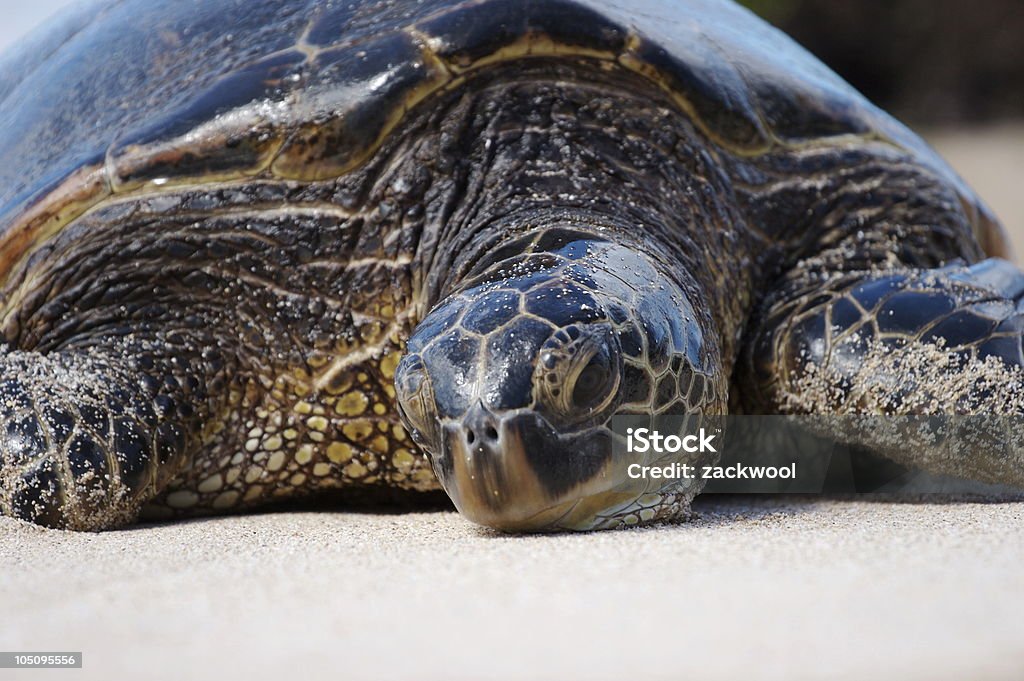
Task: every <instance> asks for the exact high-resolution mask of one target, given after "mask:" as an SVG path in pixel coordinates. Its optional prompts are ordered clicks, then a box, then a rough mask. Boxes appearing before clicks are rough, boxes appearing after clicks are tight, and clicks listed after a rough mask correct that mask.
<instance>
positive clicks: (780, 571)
mask: <svg viewBox="0 0 1024 681" xmlns="http://www.w3.org/2000/svg"><path fill="white" fill-rule="evenodd" d="M933 139H935V140H936V141H937V142H938V144H939V146H940V149H941V150H943V151H944V152H946V153H947V155H948V156H949V157H950V159H951V160H952V162H953V164H954V165H955V166H956V167H958V168H959V169H960V170H961V172H963V174H964V175H965V176H966V177H967V179H968V180H969V181H971V182H972V184H974V185H975V186H976V187H977V188H978V190H979V192H980V193H981V194H982V195H983V196H986V197H987V198H988V199H989V200H990V202H991V203H992V205H993V206H994V207H995V208H996V210H997V212H999V213H1001V214H1002V216H1003V218H1004V220H1006V222H1007V223H1008V224H1009V225H1011V226H1013V227H1015V228H1016V229H1019V230H1024V204H1022V203H1021V197H1022V196H1024V191H1022V187H1024V185H1022V183H1021V178H1022V177H1024V176H1022V173H1024V132H1022V129H1021V128H1012V127H1010V128H998V129H996V130H995V131H992V132H989V131H975V132H972V133H970V134H967V135H964V134H937V135H935V136H934V137H933ZM1022 236H1024V234H1022ZM1018 243H1021V244H1024V239H1019V240H1018ZM1020 250H1021V249H1018V251H1020ZM697 511H698V513H699V516H700V517H699V519H698V520H697V521H695V522H690V523H686V524H682V525H678V526H672V527H662V528H655V529H649V530H632V531H620V532H606V533H598V534H589V535H556V536H507V535H500V534H496V533H492V532H488V531H485V530H482V529H478V528H476V527H474V526H471V525H470V524H469V523H467V522H465V521H464V520H462V519H461V518H460V517H459V516H457V515H455V514H454V513H451V512H433V513H412V514H402V515H391V514H371V513H351V512H338V511H336V510H332V511H323V512H309V511H304V512H289V513H270V514H262V515H252V516H240V517H230V518H218V519H210V520H198V521H193V522H185V523H177V524H170V525H157V526H141V527H137V528H133V529H130V530H125V531H119V532H109V533H105V534H98V535H96V534H73V533H66V532H56V531H47V530H42V529H38V528H35V527H32V526H29V525H25V524H23V523H19V522H16V521H13V520H8V519H0V650H34V651H82V652H83V653H84V667H83V669H81V670H52V671H43V670H21V671H17V672H16V671H11V670H0V679H7V678H24V679H51V678H53V679H97V680H109V679H121V678H124V679H187V678H197V679H235V678H247V679H273V680H275V681H278V680H285V679H437V680H439V681H441V680H443V681H449V680H450V681H456V680H459V679H466V680H472V679H558V680H567V679H620V680H624V679H638V680H639V679H642V680H644V681H649V680H654V679H683V678H687V679H702V680H704V681H710V680H714V679H785V680H787V681H793V680H798V679H852V680H857V681H877V680H880V679H921V680H928V681H936V680H941V679H967V678H970V679H975V680H983V679H1007V680H1016V679H1020V678H1024V624H1022V622H1024V503H966V502H950V503H942V504H920V503H910V502H904V503H892V502H881V501H870V500H868V501H842V500H824V499H812V498H802V497H800V498H770V497H717V498H708V499H704V500H699V502H698V505H697Z"/></svg>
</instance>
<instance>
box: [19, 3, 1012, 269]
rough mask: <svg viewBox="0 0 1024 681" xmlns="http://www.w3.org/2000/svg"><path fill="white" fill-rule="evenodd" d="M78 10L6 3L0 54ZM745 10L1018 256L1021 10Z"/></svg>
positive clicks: (948, 6) (857, 6)
mask: <svg viewBox="0 0 1024 681" xmlns="http://www.w3.org/2000/svg"><path fill="white" fill-rule="evenodd" d="M82 1H83V0H33V2H31V3H30V4H29V3H25V4H23V3H15V2H13V1H12V0H2V4H3V20H2V23H0V51H2V50H4V49H6V48H7V47H8V46H9V45H11V44H12V43H13V42H15V41H17V39H18V38H19V37H20V36H21V35H23V34H24V33H26V32H27V31H30V30H32V29H33V28H35V27H36V26H38V25H40V24H43V23H45V22H46V21H47V19H49V18H50V17H51V16H52V15H54V14H57V13H59V12H60V11H61V10H62V9H63V8H66V7H67V6H69V5H71V4H75V3H79V2H82ZM622 1H623V2H625V1H627V0H622ZM679 1H685V0H679ZM742 4H745V5H746V6H747V7H749V8H750V9H752V10H753V11H755V12H757V13H758V14H760V15H761V16H762V17H764V18H765V19H766V20H768V21H769V22H771V23H773V24H775V25H776V26H778V27H779V28H781V29H782V30H783V31H785V32H787V33H789V34H790V35H791V36H793V38H795V39H796V41H797V42H799V43H800V44H802V45H803V46H804V47H806V48H807V49H809V50H810V51H811V52H813V53H814V54H815V55H817V56H818V57H819V58H820V59H821V60H822V61H824V62H825V63H826V64H828V65H829V66H831V67H832V68H833V69H834V70H835V71H836V72H838V73H839V75H841V76H842V77H843V78H845V79H846V80H847V81H849V82H850V83H852V84H853V85H854V87H856V88H857V89H858V90H860V91H861V92H863V93H864V94H865V95H867V96H868V98H869V99H871V100H872V101H874V102H875V103H876V104H878V105H879V106H881V107H882V108H884V109H886V110H887V111H889V112H890V113H892V114H894V115H895V116H896V117H897V118H899V119H900V120H902V121H903V122H905V123H907V124H908V125H910V127H912V128H914V129H915V130H917V131H918V132H919V133H921V134H922V135H924V137H925V138H926V139H928V140H929V141H930V142H931V143H932V144H933V145H935V146H936V147H937V148H938V149H939V151H940V152H941V153H942V154H943V155H944V156H945V157H946V158H947V159H948V160H949V161H950V163H951V164H952V165H953V167H954V168H956V169H957V170H958V171H959V172H960V174H961V175H963V176H964V178H965V179H967V181H968V183H970V184H971V185H972V186H973V187H974V188H975V189H976V190H977V191H978V193H979V194H980V195H981V196H982V197H983V198H984V199H985V200H986V201H987V202H988V203H989V205H991V206H992V208H993V209H994V210H995V212H996V214H997V215H999V216H1000V217H1001V218H1002V220H1003V222H1004V224H1006V226H1007V227H1008V228H1009V229H1010V231H1011V232H1013V234H1014V240H1015V242H1016V243H1017V244H1018V248H1017V250H1018V253H1021V254H1024V0H972V1H971V2H963V0H856V1H855V2H839V1H837V0H743V2H742Z"/></svg>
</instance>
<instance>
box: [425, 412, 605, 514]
mask: <svg viewBox="0 0 1024 681" xmlns="http://www.w3.org/2000/svg"><path fill="white" fill-rule="evenodd" d="M441 430H442V437H441V447H440V448H439V449H440V451H439V452H438V453H437V454H436V455H434V457H432V458H433V460H434V461H433V462H434V470H435V472H436V473H437V476H438V478H439V479H440V481H441V484H442V486H443V487H444V489H445V491H446V492H447V493H448V496H449V497H451V500H452V502H453V503H454V504H455V507H456V508H457V509H458V510H459V512H460V513H462V515H464V516H465V517H466V518H467V519H469V520H471V521H473V522H475V523H478V524H480V525H485V526H487V527H491V528H494V529H499V530H506V531H517V532H522V531H542V530H557V529H568V528H566V526H565V525H564V522H563V521H565V519H566V518H568V517H571V516H575V515H576V514H575V513H573V511H574V510H575V509H576V508H577V507H578V506H579V505H580V503H581V501H583V500H584V499H586V498H588V497H592V496H594V495H600V494H601V493H603V492H605V491H606V490H607V489H608V487H609V484H610V483H611V480H610V479H609V476H608V474H607V469H608V467H609V461H610V458H611V441H610V439H609V438H607V437H603V434H604V431H603V429H597V428H595V429H591V430H589V431H584V432H582V433H574V434H572V435H568V436H567V435H560V434H559V433H558V432H557V431H556V430H555V429H554V428H553V427H552V426H551V425H550V424H548V423H547V421H546V420H544V419H543V418H542V417H540V416H539V415H537V414H535V413H530V412H527V413H520V414H515V415H511V416H507V417H505V418H501V419H499V418H497V417H496V416H495V415H494V414H492V413H491V412H489V411H488V410H487V409H486V408H485V407H483V405H481V404H477V405H476V406H475V407H473V408H472V409H471V410H470V413H468V414H467V416H466V418H465V419H463V420H462V421H452V422H448V423H446V424H444V425H443V426H442V429H441ZM581 521H582V522H585V521H586V519H584V518H579V519H576V520H575V521H574V522H573V523H571V525H578V524H579V522H581Z"/></svg>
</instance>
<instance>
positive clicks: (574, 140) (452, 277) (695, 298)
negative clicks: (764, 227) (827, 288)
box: [420, 60, 758, 375]
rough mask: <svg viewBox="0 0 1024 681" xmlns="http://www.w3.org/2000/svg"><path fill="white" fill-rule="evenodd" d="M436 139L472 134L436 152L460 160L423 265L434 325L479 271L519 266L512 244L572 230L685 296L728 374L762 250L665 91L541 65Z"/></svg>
mask: <svg viewBox="0 0 1024 681" xmlns="http://www.w3.org/2000/svg"><path fill="white" fill-rule="evenodd" d="M435 125H436V126H437V127H438V128H440V129H451V130H459V131H460V133H461V134H460V136H459V137H458V138H453V139H452V140H449V141H448V143H447V144H446V145H444V146H443V148H441V149H438V150H437V152H438V154H441V155H445V156H447V157H449V158H456V159H458V162H457V163H456V166H455V168H454V169H453V170H452V171H451V172H452V176H453V177H452V181H453V183H454V186H455V187H456V188H457V190H456V192H455V193H454V194H453V195H451V196H450V197H449V198H448V199H447V203H448V205H447V207H446V212H445V216H444V220H445V224H444V225H443V226H442V227H441V228H440V229H439V230H438V231H439V234H438V237H437V240H436V241H431V240H429V239H428V240H427V242H425V243H424V244H422V245H423V246H424V248H422V249H421V251H420V257H421V258H422V259H423V260H424V264H425V266H424V267H423V271H424V272H427V273H428V274H427V278H426V279H425V280H424V281H422V282H421V285H422V288H421V289H420V290H421V292H422V293H421V297H420V305H421V309H422V311H423V313H426V312H429V310H431V309H433V308H434V307H435V306H436V305H437V304H438V303H439V302H440V301H441V300H442V299H443V298H445V297H446V296H447V295H450V294H451V293H452V292H454V291H457V290H459V289H460V288H461V287H463V286H464V282H465V281H467V280H468V279H470V278H471V277H473V276H476V275H479V274H480V272H481V271H482V264H494V263H496V262H498V261H499V260H500V259H501V258H502V257H510V256H511V255H513V254H514V252H515V248H516V246H514V245H513V246H510V244H514V243H517V240H518V243H519V244H520V247H522V246H523V244H524V241H523V240H529V238H530V237H531V236H532V235H536V234H538V233H539V232H541V231H544V230H546V229H548V228H550V227H552V226H556V225H563V226H565V225H569V226H575V228H578V229H580V230H581V231H591V232H594V233H597V234H598V235H599V236H600V238H601V239H604V240H607V241H609V242H611V243H615V244H618V245H619V246H621V247H623V248H625V249H629V250H632V251H634V252H635V253H637V254H638V255H642V256H643V257H644V258H645V259H646V260H647V261H648V262H650V263H651V265H652V266H653V267H655V268H656V269H657V270H658V272H659V273H660V275H661V276H662V277H664V278H665V280H666V281H668V282H672V283H673V284H674V285H675V286H677V287H679V288H680V289H681V290H682V291H683V292H684V293H685V295H686V297H687V298H688V299H689V301H690V302H691V304H692V306H693V308H694V311H695V314H696V315H697V319H698V321H699V323H700V324H701V325H702V327H703V328H704V331H705V333H706V334H707V335H708V336H709V337H716V338H718V339H719V343H720V350H721V353H720V355H721V359H722V370H723V373H724V374H725V375H728V374H729V373H730V372H731V367H732V364H733V358H734V355H735V348H736V346H737V341H738V338H739V335H740V334H741V333H742V330H743V329H742V324H743V320H744V319H746V317H747V312H748V311H749V309H750V307H751V296H750V291H751V290H753V286H751V285H748V283H749V282H751V281H753V280H754V278H755V277H757V276H758V273H757V267H756V266H755V265H754V264H753V263H756V262H758V257H757V254H753V253H750V252H748V250H747V248H748V246H747V244H751V243H754V242H755V241H756V240H755V239H749V238H744V237H745V236H746V235H744V234H741V232H743V231H744V230H745V229H746V227H745V223H744V220H743V218H742V216H740V215H738V214H737V212H736V208H735V204H736V202H735V201H734V200H733V199H732V197H731V191H732V190H731V187H730V186H729V180H728V179H727V178H726V177H725V176H724V174H723V173H722V172H721V170H720V169H719V162H718V160H717V159H716V158H715V157H714V154H715V153H717V152H716V151H715V150H714V148H713V146H712V145H711V144H710V143H709V142H708V141H707V140H706V139H705V138H704V137H703V136H702V134H701V133H700V132H698V131H697V130H696V129H695V127H694V126H693V125H692V124H691V123H690V121H689V120H688V119H687V118H686V116H685V115H684V114H682V113H681V112H679V111H678V109H676V108H675V107H674V105H673V104H671V102H669V101H668V100H667V99H666V98H665V96H664V94H663V93H662V91H661V90H660V89H659V88H657V87H655V86H653V85H652V84H650V83H647V82H645V81H642V80H641V79H637V78H636V77H635V74H627V75H624V76H619V75H617V74H615V73H608V72H604V71H601V72H598V71H597V70H595V69H594V68H593V67H592V66H591V65H589V64H587V63H586V62H585V61H581V62H580V63H579V64H577V65H575V66H566V65H565V64H561V65H557V66H556V65H553V64H549V63H545V62H543V61H542V60H538V63H537V64H536V65H533V66H530V67H529V68H524V66H523V65H522V64H519V65H517V66H516V68H515V69H510V70H509V71H504V70H502V69H500V68H498V69H494V70H493V71H492V72H491V73H490V74H488V75H487V76H486V77H482V76H481V77H479V78H478V80H477V81H475V82H470V83H469V84H468V85H467V86H466V92H465V93H463V94H462V95H461V96H460V97H459V98H458V100H457V101H456V102H455V103H453V104H452V105H451V107H450V108H449V109H448V110H447V113H446V114H445V117H444V118H443V120H441V121H437V122H436V123H435ZM503 249H504V250H503ZM725 280H728V281H729V282H730V284H729V286H728V290H724V286H725V284H724V281H725Z"/></svg>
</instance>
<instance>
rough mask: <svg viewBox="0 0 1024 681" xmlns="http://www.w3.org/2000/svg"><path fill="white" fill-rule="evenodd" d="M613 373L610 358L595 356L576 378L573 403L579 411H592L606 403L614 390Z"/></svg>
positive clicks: (602, 355)
mask: <svg viewBox="0 0 1024 681" xmlns="http://www.w3.org/2000/svg"><path fill="white" fill-rule="evenodd" d="M613 383H614V381H613V380H612V371H611V366H610V362H609V361H608V356H607V355H606V354H605V353H603V352H599V353H597V354H596V355H594V356H593V357H592V358H591V359H590V361H589V362H588V363H587V365H586V366H584V367H583V369H582V370H581V371H580V373H579V374H578V375H577V376H576V382H575V384H574V385H573V388H572V403H573V406H574V407H576V408H578V409H592V408H594V407H596V406H597V405H599V404H601V403H602V402H604V400H605V399H606V398H607V397H608V394H609V392H610V389H611V388H612V384H613Z"/></svg>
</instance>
